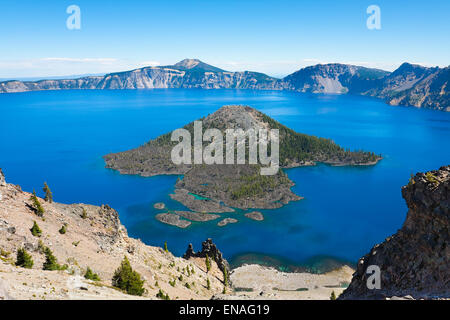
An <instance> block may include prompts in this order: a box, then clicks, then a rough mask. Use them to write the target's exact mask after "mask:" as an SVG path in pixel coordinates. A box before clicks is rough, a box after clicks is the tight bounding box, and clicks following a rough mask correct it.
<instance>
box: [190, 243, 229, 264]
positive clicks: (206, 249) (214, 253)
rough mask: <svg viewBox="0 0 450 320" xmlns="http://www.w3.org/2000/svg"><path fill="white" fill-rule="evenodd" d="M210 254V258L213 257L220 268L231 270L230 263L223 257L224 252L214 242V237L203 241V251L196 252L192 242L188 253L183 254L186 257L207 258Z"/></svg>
mask: <svg viewBox="0 0 450 320" xmlns="http://www.w3.org/2000/svg"><path fill="white" fill-rule="evenodd" d="M206 256H208V257H209V258H210V259H213V260H214V261H215V262H216V263H217V266H218V267H219V269H220V270H222V271H223V270H224V269H225V268H226V269H227V270H230V265H229V264H228V261H227V260H225V259H224V258H223V255H222V252H220V251H219V249H217V247H216V245H215V244H214V243H213V241H212V239H207V240H205V241H203V242H202V251H199V252H195V251H194V249H193V247H192V244H191V243H190V244H189V246H188V249H187V250H186V253H185V254H184V255H183V258H184V259H189V258H191V257H195V258H206Z"/></svg>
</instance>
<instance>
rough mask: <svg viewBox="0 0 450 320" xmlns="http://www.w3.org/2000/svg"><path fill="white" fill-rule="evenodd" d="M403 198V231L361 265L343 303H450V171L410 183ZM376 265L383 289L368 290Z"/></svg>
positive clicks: (424, 175)
mask: <svg viewBox="0 0 450 320" xmlns="http://www.w3.org/2000/svg"><path fill="white" fill-rule="evenodd" d="M402 195H403V198H404V199H405V200H406V203H407V205H408V208H409V211H408V215H407V217H406V221H405V222H404V224H403V227H402V228H401V229H400V230H399V231H398V232H397V233H396V234H394V235H393V236H391V237H389V238H387V239H386V240H385V241H384V242H383V243H381V244H378V245H376V246H375V247H373V248H372V250H371V251H370V252H369V253H368V254H367V255H365V256H364V257H362V258H361V259H360V261H359V263H358V267H357V270H356V272H355V274H354V275H353V280H352V282H351V284H350V286H349V287H348V288H347V290H345V292H344V293H343V294H342V295H341V296H340V297H339V298H340V299H367V298H369V299H370V298H372V299H385V298H389V297H393V296H397V297H404V296H408V295H409V296H412V297H413V298H415V299H419V298H424V299H435V298H450V246H449V244H450V234H449V225H450V166H446V167H441V168H440V169H439V170H436V171H430V172H426V173H418V174H416V176H415V177H411V179H410V181H409V183H408V185H406V186H404V187H403V188H402ZM371 265H376V266H378V267H379V268H380V280H381V288H380V289H371V290H370V289H368V288H367V280H368V277H369V276H370V273H369V274H367V273H366V270H367V268H368V267H369V266H371Z"/></svg>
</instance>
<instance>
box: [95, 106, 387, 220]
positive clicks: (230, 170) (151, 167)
mask: <svg viewBox="0 0 450 320" xmlns="http://www.w3.org/2000/svg"><path fill="white" fill-rule="evenodd" d="M200 120H201V121H202V130H203V131H202V133H204V132H205V130H207V129H218V130H219V131H220V132H221V133H222V134H223V133H224V132H225V130H226V129H242V130H244V131H246V130H249V129H254V130H256V131H258V130H259V129H270V130H272V129H277V130H278V131H279V165H280V168H279V170H278V171H277V172H276V173H275V174H274V175H261V173H260V170H261V168H262V166H261V165H259V164H210V165H206V164H180V165H176V164H174V163H173V162H172V159H171V150H172V148H173V147H174V146H175V145H176V144H177V142H173V141H171V132H169V133H167V134H164V135H161V136H159V137H158V138H156V139H153V140H150V141H149V142H147V143H146V144H144V145H143V146H141V147H138V148H135V149H131V150H128V151H124V152H119V153H113V154H108V155H105V156H104V157H103V158H104V160H105V163H106V167H107V168H110V169H114V170H118V171H119V172H120V173H122V174H137V175H141V176H144V177H149V176H155V175H166V174H175V175H180V176H182V177H180V178H179V179H178V180H177V182H176V184H175V189H174V192H173V193H172V194H170V197H171V199H173V200H175V201H178V202H180V203H181V204H183V205H184V206H185V207H186V208H188V209H189V210H190V211H183V212H178V213H177V212H170V211H168V212H164V213H160V214H158V215H156V219H158V220H159V221H160V222H163V223H167V224H170V225H175V226H178V227H181V228H186V227H188V226H189V225H190V221H197V222H204V221H210V220H214V219H218V218H219V217H220V216H219V215H218V214H221V213H232V212H235V211H236V209H239V210H249V209H250V210H251V209H276V208H280V207H282V206H284V205H286V204H288V203H289V202H291V201H298V200H301V199H302V197H300V196H298V195H296V194H295V193H293V192H292V191H291V188H292V187H293V186H294V182H293V181H292V180H290V179H289V177H288V176H287V174H286V173H285V172H284V170H283V168H293V167H301V166H310V165H315V164H316V163H317V162H321V163H326V164H329V165H333V166H347V165H354V166H362V165H375V164H376V163H377V162H378V161H379V160H381V156H380V155H376V154H374V153H373V152H365V151H350V150H348V149H344V148H342V147H341V146H339V145H337V144H336V143H334V142H333V141H332V140H330V139H325V138H318V137H315V136H310V135H306V134H301V133H297V132H295V131H294V130H292V129H289V128H288V127H286V126H284V125H282V124H281V123H279V122H277V121H276V120H274V119H272V118H270V117H269V116H267V115H265V114H264V113H262V112H260V111H258V110H256V109H254V108H251V107H248V106H240V105H229V106H224V107H222V108H220V109H219V110H217V111H216V112H214V113H212V114H210V115H208V116H207V117H205V118H202V119H200ZM183 128H184V129H186V130H188V131H189V132H190V133H191V136H194V123H193V122H191V123H189V124H187V125H186V126H184V127H183ZM224 140H225V139H224ZM203 144H204V145H203V147H205V146H207V145H208V143H207V142H204V143H203ZM225 147H226V144H225V141H224V149H225ZM245 149H246V155H247V156H248V151H249V147H248V145H246V147H245ZM246 160H247V159H246ZM246 162H247V163H248V161H246ZM224 163H225V161H224ZM154 208H155V209H158V210H164V209H166V207H165V205H164V204H162V203H156V204H155V205H154ZM210 214H213V215H210ZM245 216H246V217H247V218H249V219H253V220H255V221H262V220H264V217H263V216H262V214H261V213H256V212H248V213H246V214H245ZM233 219H234V218H233ZM227 221H228V223H229V220H227Z"/></svg>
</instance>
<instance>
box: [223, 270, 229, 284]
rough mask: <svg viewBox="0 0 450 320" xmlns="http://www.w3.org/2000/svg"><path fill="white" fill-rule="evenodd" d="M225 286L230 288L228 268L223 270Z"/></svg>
mask: <svg viewBox="0 0 450 320" xmlns="http://www.w3.org/2000/svg"><path fill="white" fill-rule="evenodd" d="M223 285H224V286H225V287H228V270H227V267H224V268H223Z"/></svg>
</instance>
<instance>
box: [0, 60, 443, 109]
mask: <svg viewBox="0 0 450 320" xmlns="http://www.w3.org/2000/svg"><path fill="white" fill-rule="evenodd" d="M449 79H450V72H449V67H447V68H438V67H435V68H426V67H422V66H419V65H412V64H409V63H404V64H402V65H401V66H400V67H399V68H398V69H397V70H395V71H394V72H392V73H391V72H387V71H383V70H379V69H372V68H365V67H360V66H353V65H346V64H338V63H332V64H325V65H321V64H319V65H315V66H310V67H306V68H303V69H300V70H299V71H296V72H294V73H293V74H291V75H288V76H287V77H285V78H283V79H276V78H273V77H270V76H268V75H266V74H263V73H259V72H252V71H243V72H230V71H226V70H222V69H220V68H217V67H214V66H211V65H209V64H206V63H204V62H202V61H200V60H197V59H184V60H182V61H180V62H178V63H176V64H175V65H173V66H157V67H144V68H139V69H135V70H130V71H124V72H118V73H110V74H106V75H104V76H87V77H82V78H77V79H53V80H40V81H17V80H11V81H4V82H0V93H4V92H24V91H37V90H67V89H153V88H201V89H255V90H292V91H299V92H313V93H339V94H343V93H349V94H360V95H370V96H374V97H379V98H382V99H384V100H385V101H386V102H387V103H389V104H391V105H405V106H415V107H424V108H430V109H436V110H443V111H450V98H449V94H448V89H447V85H448V82H449Z"/></svg>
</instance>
